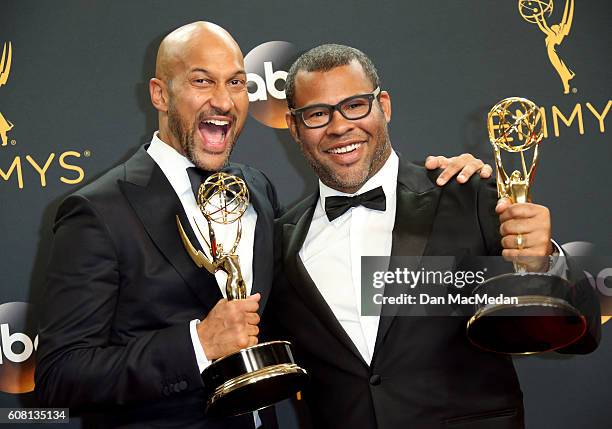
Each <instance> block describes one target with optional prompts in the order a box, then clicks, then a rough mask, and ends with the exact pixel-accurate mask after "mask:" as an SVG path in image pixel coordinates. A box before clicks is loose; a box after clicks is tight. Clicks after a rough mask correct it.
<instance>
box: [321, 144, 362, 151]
mask: <svg viewBox="0 0 612 429" xmlns="http://www.w3.org/2000/svg"><path fill="white" fill-rule="evenodd" d="M359 146H361V143H353V144H350V145H348V146H342V147H337V148H335V149H329V150H328V152H329V153H349V152H352V151H354V150H355V149H357V148H358V147H359Z"/></svg>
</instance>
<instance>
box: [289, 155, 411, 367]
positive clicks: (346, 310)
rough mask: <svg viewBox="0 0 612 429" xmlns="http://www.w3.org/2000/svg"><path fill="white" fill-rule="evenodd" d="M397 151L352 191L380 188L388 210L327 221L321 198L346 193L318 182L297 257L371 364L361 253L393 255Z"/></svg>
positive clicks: (373, 329)
mask: <svg viewBox="0 0 612 429" xmlns="http://www.w3.org/2000/svg"><path fill="white" fill-rule="evenodd" d="M398 169H399V158H398V156H397V154H396V153H395V152H391V155H390V156H389V158H388V159H387V161H386V162H385V164H384V165H383V167H382V168H381V169H380V170H379V171H378V172H377V173H376V174H375V175H374V176H372V177H371V178H370V179H369V180H368V181H367V182H366V183H365V184H364V185H363V186H362V187H361V189H359V190H358V191H357V192H356V193H355V194H361V193H364V192H367V191H370V190H372V189H374V188H377V187H379V186H382V188H383V191H384V193H385V199H386V210H385V211H379V210H371V209H368V208H365V207H363V206H358V207H352V208H351V209H349V211H347V212H346V213H344V214H343V215H342V216H340V217H338V218H336V219H334V220H333V221H332V222H330V221H329V220H328V219H327V215H326V214H325V198H327V197H330V196H334V195H355V194H344V193H342V192H339V191H336V190H334V189H332V188H330V187H328V186H326V185H325V184H323V182H321V181H319V201H318V202H317V205H316V208H315V212H314V215H313V218H312V223H311V224H310V229H309V230H308V234H307V235H306V239H305V240H304V244H303V245H302V248H301V249H300V253H299V256H300V258H301V260H302V262H303V263H304V266H305V267H306V270H307V271H308V274H310V277H311V278H312V280H313V281H314V283H315V284H316V286H317V288H318V289H319V292H321V295H323V298H325V301H326V302H327V304H328V305H329V307H330V308H331V310H332V312H333V313H334V316H336V319H338V321H339V322H340V325H341V326H342V328H344V330H345V331H346V333H347V334H348V336H349V337H350V338H351V339H352V340H353V343H354V344H355V346H356V347H357V350H359V352H360V353H361V355H362V356H363V359H364V360H365V361H366V362H367V363H368V364H369V363H370V362H371V360H372V354H373V353H374V345H375V343H376V334H377V332H378V322H379V320H380V317H379V316H362V315H361V311H360V308H361V257H362V256H389V255H390V254H391V244H392V233H393V225H394V224H395V210H396V189H397V173H398Z"/></svg>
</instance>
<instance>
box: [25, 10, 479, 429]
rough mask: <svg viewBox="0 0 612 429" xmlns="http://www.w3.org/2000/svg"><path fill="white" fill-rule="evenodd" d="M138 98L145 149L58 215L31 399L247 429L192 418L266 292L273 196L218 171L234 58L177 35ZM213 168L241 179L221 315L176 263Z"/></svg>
mask: <svg viewBox="0 0 612 429" xmlns="http://www.w3.org/2000/svg"><path fill="white" fill-rule="evenodd" d="M149 89H150V96H151V102H152V104H153V106H154V107H155V108H156V109H157V111H158V121H159V131H157V132H155V133H154V135H153V138H152V140H151V142H150V144H147V145H144V146H143V147H141V148H140V149H139V150H138V152H137V153H136V154H135V155H134V156H132V157H131V158H130V159H129V160H128V161H127V162H125V163H123V164H121V165H119V166H117V167H115V168H113V169H112V170H110V171H109V172H108V173H106V174H105V175H103V176H102V177H100V178H99V179H97V180H96V181H94V182H93V183H91V184H89V185H87V186H85V187H84V188H82V189H80V190H79V191H77V192H76V193H74V194H72V195H70V196H69V197H67V198H66V199H65V200H64V201H63V202H62V204H61V206H60V207H59V209H58V213H57V217H56V223H55V227H54V233H55V237H54V244H53V249H52V255H51V261H50V264H49V268H48V272H47V278H46V292H45V296H44V300H43V309H42V314H41V316H40V328H39V347H38V353H37V362H38V363H37V368H36V374H35V379H36V393H37V396H38V398H39V399H40V401H41V402H42V404H43V405H45V406H53V407H70V409H71V412H73V413H74V412H75V411H79V410H85V411H89V412H92V413H94V416H93V417H92V418H93V420H94V421H95V423H96V424H97V425H98V426H102V427H121V426H128V425H137V427H165V426H169V425H171V426H173V427H181V428H252V427H253V425H254V421H253V417H252V416H251V415H246V416H241V417H236V418H226V419H222V420H213V419H209V418H208V417H207V416H206V415H204V412H203V410H204V401H205V397H204V386H203V383H202V380H201V377H200V374H201V372H202V371H203V370H204V369H205V368H206V367H207V366H208V365H209V364H210V362H211V361H212V360H213V359H216V358H219V357H221V356H224V355H227V354H229V353H232V352H234V351H237V350H239V349H241V348H244V347H247V346H249V345H253V344H256V343H257V335H258V333H259V329H258V323H259V315H260V314H261V312H262V311H263V309H264V307H265V304H266V301H267V298H268V295H269V288H270V285H271V283H272V260H273V258H272V257H271V255H272V241H273V240H272V238H273V220H274V218H275V217H277V216H278V215H279V205H278V201H277V198H276V194H275V191H274V188H273V187H272V185H271V183H270V182H269V180H268V179H267V178H266V176H264V175H263V174H262V173H261V172H259V171H257V170H255V169H253V168H250V167H247V166H245V165H240V164H235V163H228V158H229V155H230V153H231V151H232V148H233V146H234V144H235V143H236V139H237V138H238V135H239V134H240V131H241V130H242V128H243V126H244V123H245V120H246V116H247V109H248V94H247V90H246V73H245V70H244V62H243V57H242V53H241V51H240V48H239V47H238V45H237V44H236V42H235V41H234V39H233V38H232V37H231V36H230V34H229V33H227V31H225V30H223V29H222V28H221V27H219V26H217V25H214V24H211V23H205V22H196V23H192V24H188V25H186V26H184V27H181V28H179V29H177V30H175V31H173V32H172V33H170V34H169V35H168V36H167V37H166V38H164V40H163V41H162V43H161V45H160V47H159V51H158V55H157V63H156V75H155V78H153V79H151V81H150V85H149ZM128 140H129V139H128ZM126 144H127V145H129V144H130V142H129V141H127V142H126ZM441 164H442V166H447V178H449V177H450V176H452V175H454V174H455V173H457V172H459V171H461V169H462V168H463V173H464V174H465V175H466V176H469V175H471V174H472V173H473V172H474V171H476V170H478V169H479V168H480V167H482V166H483V164H482V162H480V161H479V160H474V158H473V157H470V156H468V157H466V156H462V157H458V158H455V160H454V161H451V162H449V161H448V160H446V159H445V158H432V159H430V160H429V163H428V167H431V168H436V167H438V166H440V165H441ZM466 164H467V165H466ZM464 167H465V168H464ZM222 168H223V169H224V170H228V171H229V172H231V173H232V174H236V175H239V176H241V177H242V178H243V179H244V180H245V181H246V183H247V186H248V187H249V191H250V196H251V205H250V206H249V208H248V210H247V211H246V213H245V215H244V217H243V218H242V222H243V231H242V239H241V240H240V244H239V247H238V250H237V252H238V254H239V256H240V263H241V268H242V273H243V276H244V280H245V282H246V286H247V291H248V292H249V294H250V295H252V296H251V297H249V298H248V299H246V300H238V301H232V302H228V301H226V300H225V299H224V297H223V293H224V288H225V275H224V274H223V273H218V274H217V275H216V276H213V275H212V274H210V273H208V272H207V271H206V270H202V269H198V268H197V267H196V266H195V264H194V263H193V262H192V261H191V260H190V259H189V256H188V255H187V253H186V252H185V250H184V248H183V245H182V243H181V239H180V237H179V234H178V231H177V228H176V222H175V216H176V215H178V216H179V217H180V219H181V223H182V225H183V226H185V228H186V230H187V234H188V236H189V238H190V240H191V242H192V243H196V244H198V243H199V245H200V246H199V247H200V248H201V249H202V250H203V251H205V252H207V249H208V247H207V246H206V244H205V243H204V242H203V240H202V239H201V237H200V236H199V235H198V234H194V232H193V231H195V230H197V228H196V226H197V225H199V229H200V230H202V231H205V230H206V221H205V219H204V218H203V216H202V214H201V213H200V211H199V209H198V207H197V204H196V201H195V197H194V194H193V191H192V189H193V188H195V189H197V186H199V184H200V183H201V180H202V175H203V171H209V172H210V171H218V170H220V169H222ZM482 171H483V173H482V174H483V175H485V176H486V175H488V174H490V167H485V168H483V169H482ZM466 178H467V177H465V178H464V179H460V180H463V181H465V179H466ZM215 232H216V234H217V236H218V237H219V236H221V237H222V236H224V235H225V236H228V238H233V235H232V231H224V230H223V228H222V227H220V226H216V227H215ZM262 419H263V420H264V426H265V427H270V426H272V425H274V421H273V419H270V423H269V425H268V422H267V421H266V418H265V417H262Z"/></svg>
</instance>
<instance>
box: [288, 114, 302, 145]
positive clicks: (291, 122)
mask: <svg viewBox="0 0 612 429" xmlns="http://www.w3.org/2000/svg"><path fill="white" fill-rule="evenodd" d="M285 122H287V128H288V129H289V132H290V133H291V137H293V140H295V142H296V143H299V142H300V132H299V131H298V127H297V121H296V119H295V116H293V115H292V114H291V113H290V112H287V113H285Z"/></svg>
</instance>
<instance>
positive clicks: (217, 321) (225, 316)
mask: <svg viewBox="0 0 612 429" xmlns="http://www.w3.org/2000/svg"><path fill="white" fill-rule="evenodd" d="M260 297H261V295H260V294H258V293H256V294H255V295H251V296H249V297H248V298H246V299H236V300H233V301H228V300H226V299H221V300H219V302H217V304H216V305H215V306H214V307H213V309H212V310H211V311H210V312H209V313H208V315H207V316H206V318H205V319H204V320H202V321H201V322H200V323H198V325H197V331H198V337H199V338H200V343H202V348H203V349H204V354H205V355H206V358H207V359H208V360H214V359H218V358H220V357H222V356H225V355H228V354H230V353H234V352H237V351H238V350H241V349H244V348H246V347H250V346H254V345H255V344H257V335H258V334H259V328H258V327H257V324H258V323H259V314H257V310H258V309H259V299H260Z"/></svg>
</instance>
